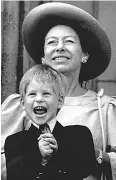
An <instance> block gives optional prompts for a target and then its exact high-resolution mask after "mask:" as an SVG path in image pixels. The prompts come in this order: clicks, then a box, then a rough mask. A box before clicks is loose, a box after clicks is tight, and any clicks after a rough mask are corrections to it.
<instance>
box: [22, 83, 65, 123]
mask: <svg viewBox="0 0 116 180" xmlns="http://www.w3.org/2000/svg"><path fill="white" fill-rule="evenodd" d="M59 91H60V88H58V87H57V85H55V83H51V84H50V83H47V82H45V83H42V82H39V83H38V82H37V81H36V80H35V79H33V80H32V81H31V83H30V84H29V85H28V87H27V89H26V94H25V97H24V99H23V100H22V104H23V107H24V109H25V111H26V113H27V115H28V117H29V118H30V119H31V120H32V121H33V122H35V123H36V124H38V125H41V124H45V123H46V122H48V121H49V120H51V119H53V118H54V117H55V116H56V113H57V109H58V108H61V106H62V104H63V97H61V96H60V93H59Z"/></svg>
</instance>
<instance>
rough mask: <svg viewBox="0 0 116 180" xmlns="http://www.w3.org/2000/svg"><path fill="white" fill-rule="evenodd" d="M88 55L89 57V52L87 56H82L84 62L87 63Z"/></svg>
mask: <svg viewBox="0 0 116 180" xmlns="http://www.w3.org/2000/svg"><path fill="white" fill-rule="evenodd" d="M88 57H89V55H88V54H87V55H86V56H84V57H82V61H81V62H82V63H86V62H87V60H88Z"/></svg>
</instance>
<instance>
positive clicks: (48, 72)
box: [19, 64, 68, 98]
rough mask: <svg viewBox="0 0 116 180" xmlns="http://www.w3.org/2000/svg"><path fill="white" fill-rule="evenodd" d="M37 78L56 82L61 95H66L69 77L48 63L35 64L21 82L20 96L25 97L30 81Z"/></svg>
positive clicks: (38, 80)
mask: <svg viewBox="0 0 116 180" xmlns="http://www.w3.org/2000/svg"><path fill="white" fill-rule="evenodd" d="M33 78H35V80H36V81H37V82H38V83H39V82H43V83H45V82H47V83H56V84H57V85H58V86H59V89H60V95H62V96H65V94H66V92H67V88H68V80H67V78H66V77H65V76H64V75H63V74H61V73H59V72H57V71H56V70H55V69H53V68H52V67H50V66H49V65H46V64H39V65H35V66H33V67H32V68H30V69H29V70H28V71H27V72H26V73H25V74H24V76H23V77H22V79H21V82H20V87H19V91H20V96H21V98H24V97H25V94H26V89H27V87H28V85H29V84H30V82H31V81H32V80H33Z"/></svg>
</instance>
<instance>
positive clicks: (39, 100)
mask: <svg viewBox="0 0 116 180" xmlns="http://www.w3.org/2000/svg"><path fill="white" fill-rule="evenodd" d="M36 101H37V102H43V101H44V99H43V96H42V95H40V94H39V95H37V96H36Z"/></svg>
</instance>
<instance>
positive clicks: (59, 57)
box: [53, 56, 70, 61]
mask: <svg viewBox="0 0 116 180" xmlns="http://www.w3.org/2000/svg"><path fill="white" fill-rule="evenodd" d="M69 59H70V58H69V57H67V56H56V57H54V58H53V60H54V61H64V60H69Z"/></svg>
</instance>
